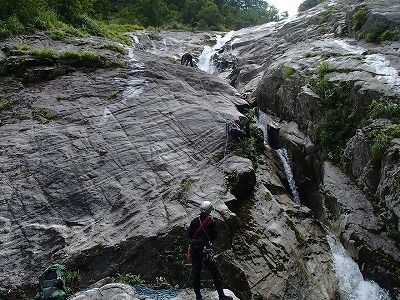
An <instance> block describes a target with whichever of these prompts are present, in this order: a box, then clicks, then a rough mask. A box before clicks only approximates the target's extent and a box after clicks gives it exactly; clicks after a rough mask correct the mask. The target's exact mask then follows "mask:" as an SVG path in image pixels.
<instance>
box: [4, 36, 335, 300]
mask: <svg viewBox="0 0 400 300" xmlns="http://www.w3.org/2000/svg"><path fill="white" fill-rule="evenodd" d="M160 34H165V35H167V36H168V33H160ZM176 36H177V34H176V33H174V32H172V33H170V35H169V37H173V38H175V39H176ZM190 36H191V37H192V38H193V39H195V40H196V39H199V37H198V36H193V34H191V35H190ZM71 39H73V38H71ZM28 40H29V43H31V47H41V45H43V44H46V45H53V47H54V48H55V49H56V50H57V51H58V50H60V51H61V49H62V48H63V47H71V48H73V49H75V50H77V51H78V50H81V48H80V45H84V46H85V47H87V46H88V45H89V44H90V45H91V47H93V49H97V50H93V51H100V52H101V53H102V54H104V55H110V57H113V55H114V54H107V53H108V52H107V51H108V50H107V51H106V50H104V49H103V48H102V47H101V45H103V44H104V43H108V42H109V41H105V40H101V39H99V40H95V41H90V43H89V42H88V43H86V42H84V43H82V41H81V42H80V43H75V42H73V41H71V43H66V45H64V46H63V45H62V43H61V42H54V43H55V44H52V43H53V41H51V40H50V39H47V38H46V37H45V35H40V36H39V38H37V37H31V38H29V39H28ZM155 40H157V41H159V43H162V44H163V45H164V46H165V44H166V45H169V42H168V41H169V40H168V39H167V40H166V43H164V42H163V39H162V38H161V39H159V38H157V39H155ZM19 41H20V40H18V39H14V40H10V41H6V42H7V45H9V47H10V48H12V47H13V46H14V47H15V46H17V45H18V43H19ZM13 42H14V44H12V43H13ZM15 43H16V44H15ZM189 44H190V43H189ZM154 45H155V47H156V49H159V48H158V47H157V45H159V44H157V43H155V44H154ZM99 49H100V50H99ZM171 49H173V47H172V46H171V48H169V50H168V49H166V50H165V51H163V52H162V53H161V54H160V55H155V54H154V53H152V52H151V51H150V50H152V51H155V49H150V50H149V49H147V50H149V51H147V52H146V51H143V49H141V48H140V47H138V44H135V45H134V47H133V48H129V49H127V53H126V56H124V55H122V56H119V55H118V54H116V55H117V56H118V57H119V58H120V59H121V60H123V62H124V65H123V66H122V65H121V66H119V67H115V66H114V67H112V68H109V69H106V70H104V69H85V68H77V69H75V70H72V71H71V72H70V73H67V74H64V75H62V76H57V77H56V78H54V79H52V80H48V81H40V82H38V83H34V84H21V81H19V80H16V79H10V78H7V77H2V78H1V80H2V82H4V83H7V84H4V85H2V90H1V93H3V95H5V96H7V98H8V99H10V100H11V101H12V106H11V108H10V109H5V110H3V111H2V112H1V118H2V121H3V122H2V123H1V125H2V126H1V130H0V163H1V164H0V167H1V172H0V180H1V182H2V184H1V186H0V204H1V205H0V225H1V229H0V243H1V247H0V273H1V274H6V276H5V277H2V284H1V286H0V296H1V297H2V299H7V300H14V299H22V298H23V297H25V296H26V297H32V296H33V294H34V293H35V292H36V286H37V279H38V277H39V275H40V274H41V272H42V270H44V269H45V268H46V267H47V266H48V265H49V264H50V263H52V262H59V263H64V264H66V265H67V267H68V269H69V270H71V271H79V274H80V284H81V286H82V287H85V286H87V285H88V283H89V282H91V281H93V280H98V279H101V278H104V277H107V276H114V275H115V274H116V273H117V272H120V273H131V274H140V275H141V277H142V278H143V279H145V280H149V281H154V280H155V278H156V277H159V276H163V277H165V278H167V279H168V280H169V281H171V283H173V284H178V285H182V283H183V282H185V281H186V280H187V271H188V269H187V267H186V266H185V264H186V256H185V251H186V249H187V240H186V230H187V225H188V223H189V222H190V220H191V219H192V218H193V217H194V216H195V215H196V214H197V213H198V206H199V204H200V203H201V201H203V200H210V201H212V202H213V204H214V206H215V208H216V212H215V219H216V220H217V222H218V227H219V228H220V234H219V238H218V239H217V242H216V243H215V247H216V249H217V250H216V252H217V253H216V254H217V259H218V261H219V262H220V264H221V266H222V272H223V274H224V284H225V285H226V287H230V288H231V289H232V291H234V292H235V294H236V295H238V296H239V297H241V298H243V299H250V298H251V297H252V296H253V295H257V296H258V297H265V298H271V297H279V298H285V299H299V297H303V298H304V297H305V296H304V295H310V296H307V297H308V299H328V298H332V297H333V295H334V294H335V291H336V290H337V284H336V279H335V276H334V273H333V271H332V269H331V268H330V265H329V261H330V257H331V254H330V252H329V250H328V246H327V242H326V239H325V234H324V232H323V231H322V230H321V228H320V225H319V224H318V223H317V222H315V220H314V218H313V215H312V214H311V212H310V210H308V209H307V208H305V207H299V206H298V205H294V203H293V201H291V199H290V196H289V194H288V192H287V191H286V189H285V187H284V186H283V185H282V184H281V183H280V179H279V177H278V176H276V174H275V173H276V172H277V171H276V169H277V168H276V165H275V163H273V164H269V163H268V158H266V162H265V163H264V165H263V168H264V169H265V172H264V173H263V175H257V176H255V175H254V174H255V170H254V169H253V168H252V166H250V164H249V161H247V160H244V161H242V160H240V165H241V166H242V167H241V168H240V170H239V171H240V172H237V171H238V170H237V169H236V168H233V169H232V168H231V167H232V165H230V167H228V168H227V167H226V165H223V164H224V163H223V162H222V161H221V157H222V156H223V153H224V148H225V145H226V138H227V133H226V122H227V121H228V120H233V121H237V122H239V123H240V122H241V120H243V118H244V116H243V115H242V114H241V113H240V112H239V111H238V109H237V107H244V106H246V105H248V104H247V102H246V101H244V100H243V99H241V98H240V97H239V94H238V92H237V90H235V89H234V88H233V87H231V86H230V85H229V84H228V83H226V82H225V81H224V80H223V79H221V78H218V77H215V76H210V75H209V74H206V73H203V72H201V71H199V70H198V69H196V68H190V67H185V66H181V65H180V62H179V59H178V57H179V55H176V56H177V58H176V59H175V58H171V57H169V59H165V58H164V57H165V56H167V57H168V55H169V54H165V53H170V52H172V51H173V50H171ZM193 49H194V48H193ZM178 51H180V50H177V52H178ZM10 105H11V104H10ZM229 155H230V154H229V153H228V156H229ZM268 155H269V156H271V157H272V154H268ZM225 171H228V173H229V172H230V173H231V174H234V173H235V174H242V175H243V176H239V177H238V179H239V180H238V181H237V182H236V189H232V191H231V190H230V186H229V185H228V184H227V183H226V180H225V175H226V173H225ZM231 171H232V172H233V173H232V172H231ZM260 176H261V177H260ZM257 178H261V179H257ZM239 187H245V188H246V196H248V195H250V196H251V197H249V199H250V200H248V199H246V200H245V201H244V200H243V199H241V200H242V203H241V206H242V207H241V209H240V210H238V212H240V214H239V213H238V214H235V213H233V212H232V211H231V210H230V209H229V208H228V207H229V203H230V202H232V201H238V199H239V198H242V197H243V198H246V197H244V196H243V195H242V194H241V193H242V191H241V188H239ZM253 194H254V196H253ZM237 197H238V198H237ZM226 204H228V206H227V205H226ZM266 204H268V205H269V206H268V209H266V210H262V211H260V209H259V208H260V207H264V206H265V205H266ZM276 216H278V219H277V220H276ZM282 234H284V236H285V238H282V236H281V235H282ZM292 255H294V257H295V259H290V258H291V256H292ZM255 270H256V272H255ZM265 278H268V280H265ZM204 279H205V280H204V286H207V287H210V288H212V282H211V281H210V278H207V276H205V278H204ZM294 284H297V289H296V292H294V291H293V289H291V286H292V285H294ZM270 286H275V287H276V288H275V289H273V290H271V289H270ZM117 293H118V292H117V291H116V292H115V294H113V295H117ZM127 293H128V294H129V293H130V291H127ZM274 295H275V296H274Z"/></svg>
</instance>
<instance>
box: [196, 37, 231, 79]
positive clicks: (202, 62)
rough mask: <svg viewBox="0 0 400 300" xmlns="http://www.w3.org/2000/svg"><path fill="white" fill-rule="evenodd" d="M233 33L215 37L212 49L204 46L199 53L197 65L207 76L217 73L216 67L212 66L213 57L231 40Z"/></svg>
mask: <svg viewBox="0 0 400 300" xmlns="http://www.w3.org/2000/svg"><path fill="white" fill-rule="evenodd" d="M234 33H235V32H234V31H231V32H228V33H227V34H225V35H224V36H222V35H217V41H216V44H215V45H214V46H213V47H210V46H204V49H203V52H201V54H200V56H199V61H198V63H197V66H198V67H199V69H200V70H202V71H204V72H207V73H209V74H215V73H216V72H217V67H216V65H215V64H214V55H215V54H216V53H217V52H218V50H220V49H221V48H222V47H223V46H225V44H226V43H227V42H228V41H230V40H231V39H232V37H233V35H234Z"/></svg>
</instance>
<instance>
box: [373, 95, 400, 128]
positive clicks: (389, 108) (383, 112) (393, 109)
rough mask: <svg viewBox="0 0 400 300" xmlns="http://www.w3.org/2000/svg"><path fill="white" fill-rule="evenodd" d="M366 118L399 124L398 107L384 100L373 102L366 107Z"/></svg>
mask: <svg viewBox="0 0 400 300" xmlns="http://www.w3.org/2000/svg"><path fill="white" fill-rule="evenodd" d="M368 117H369V118H371V119H378V118H385V119H389V120H390V121H392V122H393V123H396V124H400V105H399V104H397V103H394V102H391V101H388V100H385V99H381V100H373V101H372V103H371V104H370V105H369V106H368Z"/></svg>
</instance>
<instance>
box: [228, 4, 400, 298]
mask: <svg viewBox="0 0 400 300" xmlns="http://www.w3.org/2000/svg"><path fill="white" fill-rule="evenodd" d="M398 5H399V3H398V1H363V2H362V3H353V2H350V1H336V2H335V3H333V2H332V3H330V4H329V5H326V4H322V5H319V6H316V7H315V8H313V9H311V10H308V11H306V12H303V13H301V14H299V15H298V16H297V17H296V18H293V19H292V20H284V21H281V22H277V23H270V24H265V25H262V26H258V27H255V28H251V29H242V30H240V31H238V32H236V33H235V34H234V36H233V38H232V40H231V42H230V47H231V49H232V53H233V54H235V55H236V59H235V65H234V66H233V67H232V68H230V69H229V68H228V69H227V70H224V72H223V73H221V75H223V76H224V77H225V78H227V80H230V82H231V84H232V85H234V86H235V87H236V88H237V89H238V90H239V92H240V93H241V94H242V97H243V98H245V99H247V100H248V101H249V103H251V104H252V105H253V106H258V107H259V108H260V109H261V110H262V111H263V112H265V113H267V114H270V115H271V116H274V120H276V119H280V120H279V121H278V123H279V124H278V125H275V123H274V121H271V122H270V123H268V126H270V128H274V129H273V130H272V137H270V138H272V139H273V142H274V145H273V147H280V146H282V145H284V146H286V147H287V148H288V151H289V154H290V157H291V159H292V169H293V171H294V175H295V179H296V184H297V185H298V187H299V190H300V191H299V192H300V195H301V198H302V199H303V203H304V204H306V205H307V206H308V207H310V208H311V209H312V210H313V211H314V213H315V214H316V215H317V216H318V218H319V219H320V220H321V221H324V222H328V223H329V222H332V223H334V222H336V221H337V220H338V218H339V219H340V218H344V215H345V214H346V213H345V212H344V211H347V212H350V211H352V209H353V208H352V207H350V208H347V209H344V208H343V207H345V206H346V205H344V206H341V205H337V203H342V202H346V201H345V200H344V199H349V198H351V199H352V201H356V202H357V205H359V207H370V206H371V203H370V199H374V200H373V201H374V202H373V205H372V206H373V208H370V209H369V210H368V211H369V212H370V213H371V214H373V216H374V217H371V218H369V217H368V214H363V213H360V215H359V216H357V217H355V219H356V220H357V219H359V220H358V221H355V223H356V224H358V223H359V224H361V223H365V224H366V225H365V226H362V225H354V224H353V225H349V223H346V224H347V225H345V226H349V227H353V226H354V227H355V228H357V229H354V230H353V231H352V233H349V232H348V231H346V230H344V229H343V231H342V230H339V232H340V233H341V238H342V240H343V241H348V240H349V239H352V238H349V236H353V235H355V236H356V238H354V241H357V242H355V243H356V246H355V248H354V249H353V250H354V251H353V253H355V254H354V255H353V256H354V257H355V259H356V260H357V261H358V263H359V264H360V265H361V264H365V266H368V267H366V268H365V269H363V270H364V274H365V275H366V276H367V277H368V278H373V279H376V280H377V281H379V282H382V283H383V282H385V280H387V282H390V284H383V285H384V286H385V287H387V288H388V289H390V290H391V292H392V294H393V295H398V290H397V286H398V285H399V283H398V278H397V277H396V276H395V275H394V274H395V273H396V271H395V269H396V268H398V267H399V266H398V263H396V262H395V261H396V260H397V258H396V257H397V256H398V253H399V251H400V250H399V248H398V229H399V225H398V224H399V223H398V218H399V215H398V211H399V204H398V199H399V196H398V188H397V187H398V180H397V179H398V172H399V170H398V162H399V156H398V146H397V144H398V142H397V139H393V138H396V137H397V135H390V132H391V130H398V125H395V124H393V122H390V121H389V120H387V119H385V120H383V119H379V118H380V117H371V113H370V112H371V108H370V107H371V104H374V103H376V101H377V100H379V101H382V100H385V101H388V102H389V103H392V104H393V105H399V104H400V98H399V92H400V76H399V73H400V65H399V61H400V60H399V58H400V52H399V48H400V42H399V38H398V32H399V21H398V20H400V15H399V7H398ZM349 33H350V34H351V35H357V36H358V37H360V38H362V39H361V40H356V39H353V38H350V35H349ZM226 48H227V49H228V47H226ZM225 56H227V55H226V54H225ZM221 57H222V56H221ZM329 95H331V96H329ZM340 108H343V109H340ZM343 116H345V117H343ZM369 119H371V120H369ZM373 119H375V120H373ZM291 122H295V123H297V125H298V130H299V131H300V132H299V134H296V135H293V134H292V133H291V131H292V130H291V129H290V128H288V126H287V124H288V123H289V124H290V123H291ZM342 129H343V130H342ZM335 133H340V134H343V136H345V137H346V139H345V140H344V141H342V142H341V144H340V145H339V143H338V141H337V140H335V139H334V134H335ZM379 133H381V134H382V135H379ZM385 134H389V135H390V136H389V137H388V139H389V141H388V142H387V145H388V146H387V147H386V148H385V152H384V153H381V154H380V156H379V158H378V159H377V158H376V155H375V154H373V153H372V152H373V151H372V148H373V147H375V150H376V147H379V145H377V140H378V139H379V138H382V136H383V135H385ZM324 143H325V144H324ZM321 144H322V145H323V146H324V147H325V148H324V149H325V150H326V149H327V148H328V151H325V152H326V153H324V155H323V156H321V148H320V145H321ZM329 147H330V148H329ZM329 149H331V151H329ZM335 149H336V150H335ZM335 151H336V154H335ZM326 158H329V159H334V160H335V161H336V162H337V164H342V167H343V168H345V169H346V170H347V171H348V172H349V173H350V174H351V176H352V178H354V179H355V186H354V187H352V188H355V189H361V191H362V192H361V191H360V190H358V192H359V193H360V195H364V196H363V197H361V196H360V197H355V196H354V197H353V196H351V197H350V196H349V195H347V194H342V193H339V194H340V195H335V196H333V195H332V194H331V193H325V192H324V193H322V194H321V187H322V186H323V182H324V167H323V166H324V164H323V163H322V162H323V161H324V159H326ZM341 176H344V175H343V174H342V175H341ZM344 177H345V176H344ZM341 182H342V181H339V180H332V186H335V190H337V191H340V190H342V189H343V190H346V189H347V188H348V186H347V184H342V183H341ZM353 184H354V183H353ZM349 186H351V184H349ZM322 190H324V188H322ZM365 195H369V197H365ZM367 198H368V199H367ZM341 200H343V201H341ZM364 202H365V203H364ZM343 209H344V211H343ZM354 209H355V210H358V209H356V208H354ZM353 213H354V212H353ZM353 213H352V215H353ZM349 222H352V221H349ZM378 228H379V229H378ZM376 231H378V232H376ZM386 240H387V244H388V245H392V246H393V247H392V246H390V247H389V248H387V249H385V248H384V247H383V248H382V249H384V250H382V251H381V250H380V247H381V246H379V245H383V244H384V243H385V241H386ZM396 241H397V242H396ZM346 243H347V242H346ZM350 244H351V243H350ZM347 246H348V244H347ZM391 247H392V248H391ZM347 248H348V249H349V250H351V249H350V248H351V247H347ZM391 251H393V252H391ZM373 255H378V256H379V257H381V258H382V259H381V260H380V259H373V258H372V256H373ZM383 257H384V258H383ZM387 261H391V262H394V263H393V265H394V268H391V267H390V266H389V265H387V264H386V262H387ZM383 278H386V279H383ZM396 278H397V279H396ZM393 280H394V281H393ZM397 297H398V296H397Z"/></svg>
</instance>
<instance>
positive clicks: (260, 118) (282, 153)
mask: <svg viewBox="0 0 400 300" xmlns="http://www.w3.org/2000/svg"><path fill="white" fill-rule="evenodd" d="M255 119H256V124H257V126H258V128H260V129H261V130H262V132H263V133H264V143H265V144H268V130H267V128H266V126H265V124H266V123H267V121H266V115H265V114H264V113H263V112H262V111H260V110H257V114H256V117H255ZM276 153H277V154H278V155H279V158H280V159H281V161H282V164H283V168H284V170H285V174H286V178H287V180H288V183H289V187H290V191H291V192H292V197H293V201H294V202H296V203H298V204H300V196H299V193H298V192H297V187H296V182H295V180H294V177H293V172H292V169H291V167H290V160H289V156H288V153H287V150H286V149H284V148H281V149H278V150H276Z"/></svg>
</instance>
